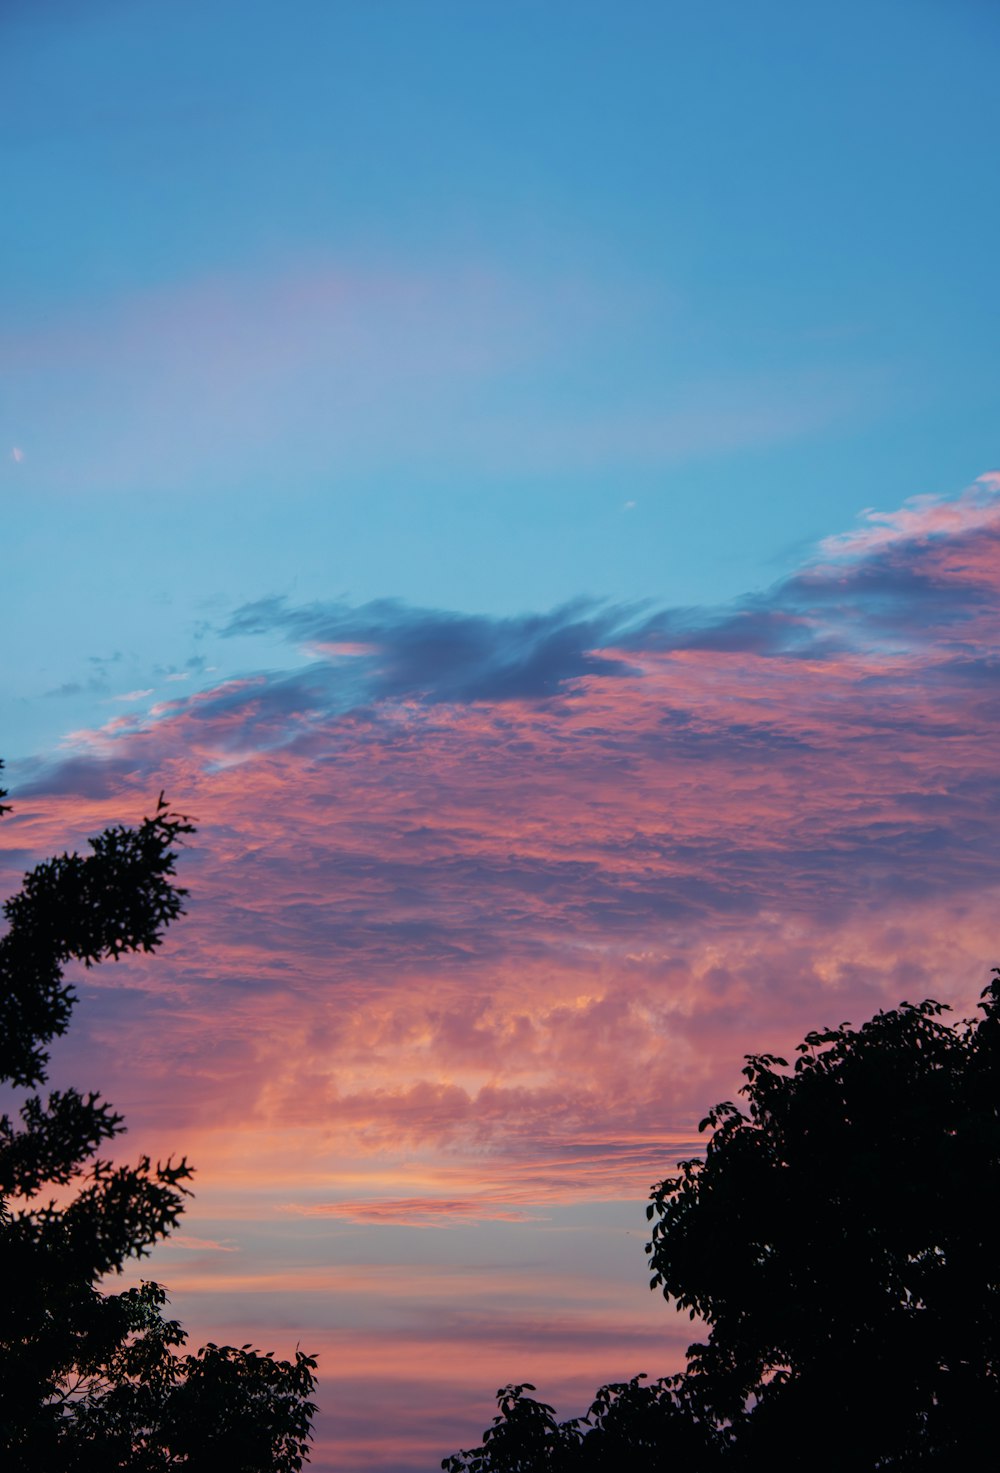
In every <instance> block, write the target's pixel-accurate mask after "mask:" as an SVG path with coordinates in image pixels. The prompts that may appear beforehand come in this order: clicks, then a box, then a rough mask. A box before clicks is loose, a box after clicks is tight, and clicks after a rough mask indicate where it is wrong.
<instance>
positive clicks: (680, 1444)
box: [443, 970, 1000, 1473]
mask: <svg viewBox="0 0 1000 1473" xmlns="http://www.w3.org/2000/svg"><path fill="white" fill-rule="evenodd" d="M980 1008H981V1011H982V1017H981V1018H980V1019H979V1020H978V1021H976V1020H966V1021H963V1022H959V1023H957V1024H952V1025H949V1024H948V1023H947V1022H943V1021H942V1015H943V1014H944V1013H945V1012H946V1011H947V1009H946V1008H944V1007H943V1006H942V1005H941V1004H940V1003H937V1002H933V1001H926V1002H922V1003H919V1004H911V1003H907V1002H904V1003H902V1004H901V1005H900V1007H899V1008H897V1009H894V1010H892V1011H889V1012H880V1013H878V1014H877V1015H876V1016H875V1017H874V1018H872V1019H871V1020H870V1021H869V1022H867V1023H865V1024H863V1025H862V1026H861V1027H860V1028H858V1029H854V1028H852V1027H851V1026H850V1025H849V1024H846V1023H845V1024H842V1025H841V1026H840V1027H839V1028H832V1029H823V1030H820V1031H818V1032H814V1033H810V1034H809V1035H808V1036H807V1037H806V1039H805V1042H804V1043H802V1044H800V1045H799V1049H798V1055H799V1056H798V1058H797V1059H796V1061H795V1064H794V1067H792V1068H789V1066H788V1064H787V1063H786V1061H785V1060H784V1059H781V1058H779V1057H777V1056H776V1055H772V1054H758V1055H748V1056H747V1061H746V1068H745V1069H744V1071H743V1072H744V1075H745V1077H746V1084H745V1086H744V1088H743V1090H742V1093H743V1095H744V1096H745V1097H746V1101H747V1105H746V1108H745V1109H744V1108H740V1107H738V1106H737V1105H735V1104H733V1103H731V1102H725V1103H723V1104H720V1105H717V1106H716V1107H715V1108H714V1109H713V1110H711V1111H710V1112H709V1114H708V1116H707V1117H706V1118H705V1120H703V1121H702V1123H701V1128H702V1129H703V1130H709V1129H710V1130H711V1132H712V1134H711V1137H710V1139H709V1142H708V1147H707V1150H706V1153H705V1156H704V1159H696V1160H690V1161H683V1162H681V1163H680V1164H679V1167H678V1174H677V1175H675V1176H672V1177H669V1178H667V1179H666V1180H665V1181H663V1182H661V1183H660V1184H659V1185H658V1186H656V1187H655V1188H654V1189H653V1192H652V1195H651V1201H650V1205H649V1208H648V1209H647V1212H648V1216H649V1218H650V1220H651V1221H652V1223H653V1227H652V1235H651V1241H650V1242H649V1244H648V1245H647V1252H648V1253H649V1255H650V1264H651V1267H652V1270H653V1274H652V1281H651V1287H653V1288H654V1289H660V1290H662V1292H663V1294H664V1296H665V1297H666V1298H667V1299H668V1300H672V1301H673V1303H674V1304H675V1305H676V1306H677V1307H678V1308H680V1309H681V1310H687V1311H688V1312H689V1313H690V1315H691V1317H692V1318H699V1319H700V1320H701V1321H702V1322H703V1324H704V1325H705V1326H706V1328H707V1329H708V1332H709V1333H708V1337H707V1339H706V1340H705V1341H704V1342H703V1343H699V1344H695V1345H692V1346H691V1347H690V1349H689V1350H688V1358H687V1368H686V1370H685V1371H684V1372H683V1373H682V1374H681V1375H680V1376H677V1377H673V1378H669V1379H668V1380H666V1381H661V1382H657V1383H654V1384H653V1385H652V1386H648V1387H644V1386H641V1385H640V1384H639V1383H640V1379H641V1378H636V1379H635V1380H633V1381H632V1382H630V1383H626V1384H625V1385H623V1386H615V1387H605V1388H604V1389H603V1390H602V1391H601V1392H599V1393H598V1396H597V1398H596V1400H595V1402H594V1405H593V1406H592V1407H591V1410H590V1412H589V1413H588V1415H587V1417H585V1418H582V1419H578V1420H577V1421H576V1422H572V1423H564V1424H558V1423H555V1421H554V1418H552V1419H551V1427H550V1428H547V1429H546V1437H547V1441H544V1447H545V1449H546V1452H547V1451H548V1449H549V1448H552V1449H555V1448H556V1447H558V1448H559V1455H560V1457H562V1459H563V1461H562V1462H555V1461H550V1462H546V1461H544V1459H543V1457H542V1455H541V1454H540V1453H539V1449H540V1448H541V1447H542V1446H543V1439H542V1438H540V1437H536V1438H535V1448H534V1451H533V1452H532V1454H531V1455H530V1456H529V1457H528V1458H527V1459H526V1460H523V1461H521V1462H519V1463H513V1464H511V1465H510V1466H511V1467H512V1468H517V1469H524V1470H529V1469H535V1468H539V1469H540V1468H548V1467H550V1466H551V1467H559V1468H560V1469H562V1468H566V1469H570V1470H577V1469H588V1468H598V1467H608V1468H610V1467H613V1466H616V1465H617V1466H627V1467H628V1468H630V1469H633V1470H639V1469H645V1468H650V1469H652V1468H663V1467H672V1468H673V1467H676V1468H677V1469H678V1470H679V1473H702V1470H705V1473H707V1470H710V1469H715V1468H721V1469H730V1468H731V1469H758V1468H768V1469H774V1468H779V1469H784V1468H800V1467H801V1468H809V1469H810V1470H830V1473H833V1470H834V1469H837V1470H842V1469H845V1468H850V1469H852V1470H859V1473H866V1470H871V1473H874V1470H876V1469H879V1470H881V1469H887V1470H891V1469H898V1470H904V1469H911V1468H923V1467H928V1468H940V1469H953V1468H955V1469H957V1468H963V1469H964V1468H974V1467H981V1466H983V1450H984V1448H987V1447H990V1446H992V1445H993V1442H994V1439H995V1433H996V1428H997V1426H998V1425H1000V1381H998V1371H1000V1238H998V1229H997V1224H998V1222H1000V970H997V971H995V972H994V976H993V981H992V983H991V984H990V986H989V987H987V989H986V991H985V992H984V993H983V995H982V1001H981V1004H980ZM506 1389H507V1391H508V1392H511V1391H513V1392H517V1395H516V1397H514V1399H513V1401H511V1399H510V1397H508V1403H507V1405H506V1406H503V1405H502V1406H501V1414H500V1416H499V1417H498V1418H497V1423H496V1424H495V1426H494V1428H493V1429H491V1435H490V1438H489V1440H488V1441H487V1440H486V1439H484V1442H483V1445H482V1447H480V1448H478V1449H473V1450H471V1451H469V1452H466V1453H463V1454H460V1455H459V1456H458V1458H457V1459H454V1458H453V1459H451V1460H450V1461H448V1462H446V1463H445V1464H444V1465H443V1466H444V1467H445V1468H446V1469H449V1470H450V1473H463V1470H468V1473H501V1470H504V1473H506V1469H507V1466H508V1465H507V1464H506V1463H503V1462H502V1461H499V1460H498V1459H497V1458H496V1457H495V1456H494V1454H493V1449H494V1448H495V1447H498V1448H500V1449H501V1450H502V1448H503V1446H504V1436H503V1434H502V1432H501V1430H500V1429H501V1428H505V1427H506V1424H507V1423H512V1422H513V1418H514V1416H515V1415H516V1416H517V1417H518V1418H520V1423H519V1425H521V1426H522V1427H534V1428H538V1427H540V1426H541V1423H540V1421H539V1413H538V1411H536V1410H533V1408H537V1407H540V1408H541V1409H542V1411H543V1412H549V1413H550V1412H551V1409H549V1408H545V1407H544V1404H540V1403H533V1404H532V1407H528V1406H526V1405H525V1403H526V1401H527V1400H528V1399H527V1398H525V1397H524V1395H523V1391H524V1388H517V1387H515V1388H506ZM531 1389H533V1388H531ZM543 1420H544V1419H543ZM532 1457H534V1458H535V1459H536V1460H535V1461H532V1460H531V1458H532ZM602 1460H603V1461H602Z"/></svg>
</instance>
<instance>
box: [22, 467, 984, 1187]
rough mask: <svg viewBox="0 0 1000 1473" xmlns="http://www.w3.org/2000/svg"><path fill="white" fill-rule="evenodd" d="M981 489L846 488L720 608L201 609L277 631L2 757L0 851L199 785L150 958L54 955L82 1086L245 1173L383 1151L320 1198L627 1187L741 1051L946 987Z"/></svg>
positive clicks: (963, 823)
mask: <svg viewBox="0 0 1000 1473" xmlns="http://www.w3.org/2000/svg"><path fill="white" fill-rule="evenodd" d="M998 492H1000V487H997V488H994V487H993V486H992V484H991V483H989V482H984V483H982V484H981V485H980V486H978V487H977V488H975V490H974V492H972V493H970V494H969V495H967V496H966V497H964V498H957V499H956V502H955V504H954V505H951V504H948V505H944V504H942V505H941V506H938V505H937V504H936V503H929V502H927V501H926V500H924V501H921V502H920V503H918V504H916V505H915V506H914V504H911V505H910V507H909V508H903V509H902V511H901V512H900V514H899V515H898V516H896V517H888V516H887V517H885V518H882V519H875V520H872V519H871V518H869V519H867V520H866V521H865V522H864V523H863V525H862V529H861V530H862V532H864V530H865V528H870V529H872V530H873V531H874V532H875V533H876V534H877V535H874V536H873V537H870V538H869V537H865V536H862V537H860V538H859V539H855V540H854V541H853V542H848V541H840V542H837V543H835V544H833V545H832V548H831V546H830V545H827V546H826V547H824V548H823V549H821V550H820V551H819V553H818V554H817V556H816V557H815V558H814V559H812V560H811V561H809V562H808V563H806V564H805V565H804V566H803V567H802V568H800V569H799V570H798V571H797V572H796V573H795V574H794V575H793V576H792V577H790V578H787V579H784V580H782V581H781V582H780V583H778V584H776V585H775V587H774V588H772V589H770V590H768V591H766V592H765V593H764V594H760V595H755V596H754V597H752V598H748V599H745V600H743V601H742V603H740V604H736V605H733V606H731V607H729V608H726V609H723V610H708V611H699V610H670V611H656V610H653V611H650V610H648V609H635V608H632V609H616V608H608V607H604V606H600V605H593V604H585V603H581V604H577V605H572V606H570V607H568V608H563V609H558V610H555V611H552V612H551V613H548V614H540V615H525V616H520V617H512V618H507V619H489V618H486V617H485V616H469V615H465V614H458V613H448V612H443V611H439V610H423V609H413V608H409V607H407V606H405V605H401V604H399V603H395V602H391V601H383V602H378V603H374V604H369V605H365V606H363V607H361V608H357V609H354V608H351V607H349V606H346V605H343V604H337V603H332V604H325V605H313V606H308V607H305V608H297V607H295V606H293V605H290V604H288V603H286V602H284V601H281V600H277V599H269V600H264V601H261V602H258V603H256V604H253V605H249V606H246V607H244V608H243V609H240V610H238V611H237V612H236V614H234V616H233V618H232V620H231V621H230V623H229V626H228V627H229V630H230V632H232V633H240V634H241V635H244V636H246V637H249V638H252V637H254V636H255V635H257V634H265V635H267V636H268V639H269V641H270V644H271V647H272V648H273V636H274V634H275V633H277V634H279V635H283V636H284V637H285V638H286V639H287V640H288V642H289V645H290V646H292V647H294V649H295V652H296V654H295V658H296V659H301V657H302V655H303V654H304V655H305V656H306V658H307V660H308V663H307V664H306V665H304V666H302V665H299V666H297V667H294V668H291V669H270V670H257V671H253V672H251V673H248V674H246V675H244V676H242V677H240V678H238V679H231V680H228V681H225V682H223V683H221V684H218V685H216V686H214V687H210V688H208V689H203V690H200V691H193V692H190V693H188V692H185V693H184V694H178V695H177V697H176V698H175V699H172V700H169V701H165V702H162V703H159V704H157V705H155V706H153V707H152V708H151V709H150V710H148V711H143V712H135V713H129V714H127V715H122V716H119V717H117V718H115V720H114V721H112V722H109V723H107V724H106V725H105V726H104V727H102V728H100V729H99V730H96V731H90V732H84V733H79V734H77V735H76V736H75V737H74V739H73V741H72V743H71V746H70V748H69V750H68V751H67V753H66V754H65V756H64V757H63V758H62V760H61V761H59V762H56V763H54V764H48V765H47V764H45V763H42V762H37V763H35V764H34V765H33V766H31V767H30V768H25V767H23V766H22V767H21V768H20V769H18V768H13V769H12V770H11V773H10V781H9V783H8V786H10V787H11V789H12V792H13V794H14V797H15V800H17V799H18V798H19V797H21V798H23V799H24V800H25V802H24V804H23V809H19V808H18V807H15V812H14V814H13V815H12V816H11V817H9V818H6V819H5V820H4V825H3V831H4V833H5V834H6V836H7V837H8V838H9V839H10V840H11V841H13V842H14V843H16V844H17V846H18V848H19V849H20V850H22V851H24V850H34V852H38V853H44V852H46V851H47V850H50V849H52V848H61V847H62V846H63V845H64V844H65V843H66V841H67V836H68V835H70V836H71V835H73V834H80V835H82V836H86V834H88V833H93V832H96V831H97V829H98V828H99V827H100V826H101V824H102V823H104V822H107V821H110V820H112V819H115V820H119V819H135V818H136V817H137V816H138V815H139V814H140V813H141V812H143V811H145V810H147V809H148V807H149V804H150V803H151V802H152V801H155V797H156V794H157V793H158V792H159V790H160V788H161V787H165V788H166V790H167V793H168V795H169V796H172V797H173V798H174V799H175V800H176V801H177V802H179V803H180V804H181V806H182V807H184V809H185V810H186V811H190V812H193V813H195V814H196V815H197V817H198V820H199V824H200V832H199V835H198V837H197V840H196V841H195V844H194V846H193V847H192V848H191V849H190V851H189V852H186V853H185V856H184V860H183V866H184V882H185V883H186V884H187V885H188V886H189V888H190V891H191V900H190V909H191V914H190V916H189V917H188V918H186V920H185V921H184V923H183V924H182V925H181V926H179V927H178V928H176V933H175V934H172V935H171V939H170V942H169V948H168V952H167V954H166V956H164V957H162V958H160V957H157V958H152V959H148V960H146V959H136V960H135V961H133V962H130V963H129V967H128V974H127V975H128V977H129V979H130V983H129V988H130V990H129V991H128V993H127V997H126V995H125V993H124V992H123V990H122V984H121V981H120V980H119V975H120V974H116V975H115V976H114V977H106V976H105V974H103V973H100V974H94V975H93V976H92V977H89V978H88V983H87V986H88V998H89V1001H88V1004H87V1006H88V1008H89V1014H88V1016H89V1017H90V1019H91V1023H90V1027H91V1029H92V1032H91V1033H90V1034H89V1035H88V1037H89V1038H90V1039H91V1043H90V1044H89V1045H88V1046H89V1047H91V1048H92V1049H93V1051H94V1054H95V1057H96V1056H98V1055H99V1057H100V1067H101V1077H102V1078H106V1077H107V1076H108V1075H109V1074H110V1080H109V1082H108V1090H109V1094H111V1097H112V1098H114V1097H115V1086H116V1084H117V1085H120V1086H121V1088H120V1090H118V1091H117V1092H118V1093H120V1094H122V1095H123V1097H124V1098H131V1097H133V1096H134V1095H135V1092H136V1086H135V1081H136V1080H137V1079H140V1078H141V1081H142V1088H141V1100H140V1105H139V1107H138V1108H139V1114H140V1119H141V1120H142V1121H143V1129H144V1130H155V1131H156V1133H157V1138H158V1139H159V1138H160V1137H161V1136H168V1135H169V1134H170V1130H171V1129H173V1131H174V1136H173V1138H172V1139H171V1140H167V1139H164V1148H165V1149H167V1148H169V1147H173V1148H176V1139H177V1132H179V1131H180V1130H182V1129H183V1130H185V1131H186V1130H193V1131H194V1132H195V1136H196V1138H195V1140H194V1142H193V1145H192V1154H198V1155H201V1156H203V1157H204V1159H205V1160H206V1161H212V1160H220V1161H224V1162H225V1163H226V1164H225V1166H224V1171H225V1172H228V1173H233V1172H236V1173H237V1175H239V1173H240V1172H242V1171H243V1170H244V1168H243V1167H239V1168H237V1166H236V1165H235V1164H234V1157H233V1152H234V1151H235V1150H236V1149H237V1147H236V1145H235V1144H234V1142H235V1141H238V1140H240V1139H241V1138H242V1137H243V1135H244V1134H245V1135H246V1138H247V1140H248V1141H249V1140H251V1139H252V1140H253V1141H254V1143H255V1147H254V1149H255V1150H256V1152H257V1153H258V1154H257V1158H256V1159H255V1161H254V1162H253V1163H252V1164H251V1163H248V1164H247V1166H246V1168H245V1170H246V1178H245V1180H246V1181H247V1183H248V1184H249V1185H248V1186H247V1190H256V1189H257V1188H255V1187H253V1186H252V1183H253V1181H254V1180H257V1179H259V1180H272V1181H275V1182H277V1181H279V1180H280V1181H281V1182H289V1183H290V1182H291V1181H293V1180H294V1179H295V1178H296V1174H297V1173H301V1172H303V1171H307V1170H308V1171H311V1170H312V1168H311V1167H308V1165H307V1163H308V1161H309V1160H310V1159H315V1160H320V1161H336V1162H341V1163H343V1162H344V1161H363V1162H372V1161H385V1162H394V1163H395V1167H394V1168H393V1173H392V1182H393V1184H392V1186H390V1187H389V1188H388V1189H386V1190H384V1191H383V1192H382V1193H381V1194H379V1193H373V1192H372V1191H371V1190H370V1189H369V1190H364V1189H363V1188H362V1189H361V1190H360V1191H359V1192H358V1193H357V1200H358V1201H359V1202H361V1203H371V1202H377V1201H382V1200H383V1198H384V1199H385V1200H386V1201H389V1202H390V1203H397V1204H398V1203H399V1202H404V1201H407V1200H412V1201H414V1202H415V1201H424V1200H425V1199H428V1200H429V1199H431V1198H440V1199H441V1201H443V1202H446V1203H452V1204H456V1203H457V1204H463V1203H473V1204H474V1203H477V1202H478V1203H479V1204H480V1206H482V1205H483V1202H484V1201H485V1202H486V1203H487V1205H488V1204H489V1203H492V1204H493V1205H497V1204H499V1205H501V1206H510V1205H511V1204H514V1206H516V1208H517V1209H518V1210H520V1209H521V1208H522V1207H523V1209H524V1210H525V1211H530V1210H531V1209H532V1206H533V1201H534V1202H537V1201H548V1200H549V1199H550V1195H551V1194H552V1193H555V1194H556V1195H557V1196H560V1197H565V1196H568V1195H572V1194H573V1193H586V1192H587V1191H590V1192H593V1191H597V1190H600V1191H602V1192H608V1193H613V1192H615V1191H619V1190H625V1189H626V1186H627V1189H628V1190H629V1191H631V1192H633V1193H634V1192H636V1191H638V1192H639V1194H640V1195H641V1192H642V1188H643V1185H644V1184H645V1183H648V1182H649V1181H651V1180H653V1179H654V1177H655V1176H656V1175H662V1174H663V1171H664V1169H665V1165H664V1161H663V1154H664V1150H665V1149H667V1146H665V1144H664V1143H669V1149H670V1150H673V1149H674V1148H676V1149H677V1150H678V1151H680V1152H683V1151H684V1150H689V1149H690V1148H691V1131H692V1129H693V1126H692V1122H693V1121H696V1120H697V1119H699V1118H701V1115H703V1114H704V1110H705V1108H706V1107H707V1105H708V1104H710V1103H711V1102H712V1101H713V1099H714V1098H717V1097H721V1096H722V1095H724V1094H726V1093H729V1092H731V1090H732V1089H733V1088H735V1087H736V1086H737V1085H738V1082H739V1076H738V1064H739V1060H740V1057H741V1055H742V1054H743V1053H744V1052H745V1051H746V1050H747V1049H752V1048H769V1047H774V1048H781V1047H789V1046H791V1045H792V1044H794V1042H795V1040H796V1037H800V1036H801V1034H802V1033H803V1032H804V1031H806V1030H807V1029H808V1028H810V1027H814V1026H816V1025H817V1024H819V1023H822V1022H824V1021H830V1020H832V1021H839V1020H840V1019H841V1018H845V1017H853V1018H854V1019H855V1021H859V1020H860V1019H861V1018H863V1017H864V1016H866V1015H868V1014H869V1013H870V1012H872V1011H873V1010H874V1009H875V1008H877V1007H879V1006H882V1005H887V1004H888V1005H891V1004H892V1003H893V1002H896V1001H898V1000H899V999H900V998H901V997H903V996H911V997H912V996H914V995H916V994H921V993H924V994H932V995H942V996H943V997H944V998H945V999H946V1000H947V999H949V998H951V999H955V1000H956V1001H958V1002H960V1003H962V1005H963V1006H964V1005H965V1004H966V1002H967V1001H968V999H970V998H971V997H972V996H973V995H974V993H975V992H976V991H978V988H979V987H980V986H981V985H982V983H983V981H984V974H985V969H986V967H987V966H988V964H989V963H990V962H991V961H992V960H994V959H995V958H994V948H995V911H996V902H997V898H998V891H1000V842H998V839H997V835H998V833H1000V780H998V777H997V774H996V771H995V762H994V760H993V752H994V750H995V732H996V728H997V722H998V718H1000V695H998V689H997V683H996V673H997V668H998V663H1000V650H998V645H997V629H998V628H1000V623H998V620H997V612H998V602H1000V597H998V580H1000V560H998V559H997V557H996V546H995V539H996V536H997V533H998V528H1000V494H998ZM887 528H888V529H890V530H891V536H886V535H884V533H885V531H886V529H887ZM130 1081H131V1083H130ZM143 1112H144V1113H143ZM134 1113H136V1111H135V1110H134V1109H133V1107H132V1106H130V1116H131V1115H132V1114H134ZM209 1119H210V1120H211V1121H212V1122H213V1125H212V1126H211V1128H210V1127H209V1126H207V1125H206V1124H204V1122H205V1121H206V1120H209ZM171 1122H173V1124H172V1126H171ZM609 1122H611V1125H610V1126H609ZM216 1130H217V1131H219V1132H228V1134H227V1135H226V1136H225V1140H226V1142H227V1144H226V1145H225V1148H223V1146H222V1144H221V1140H222V1136H220V1138H219V1140H220V1143H218V1144H215V1143H214V1142H215V1141H216V1137H215V1135H214V1134H213V1132H214V1131H216ZM271 1131H273V1132H274V1142H275V1144H274V1149H273V1151H271V1152H270V1153H269V1154H268V1153H265V1157H264V1158H263V1159H261V1157H260V1152H261V1150H262V1149H263V1148H262V1147H261V1139H262V1132H263V1133H264V1134H266V1133H267V1132H271ZM694 1144H695V1146H696V1144H697V1142H696V1141H695V1143H694ZM220 1153H223V1154H221V1155H220ZM445 1162H451V1163H452V1165H453V1167H454V1172H455V1175H454V1176H453V1177H452V1178H449V1180H448V1182H447V1183H446V1184H442V1183H441V1182H440V1181H437V1182H436V1183H435V1185H434V1190H430V1189H429V1188H428V1185H427V1182H426V1181H425V1180H423V1179H422V1178H421V1173H422V1172H423V1173H426V1171H427V1170H428V1169H429V1167H430V1165H431V1164H433V1165H434V1169H435V1170H436V1171H440V1170H442V1169H443V1163H445ZM484 1162H488V1163H489V1169H490V1172H491V1173H492V1177H491V1181H492V1186H491V1191H492V1193H493V1195H491V1196H489V1197H488V1198H485V1199H484V1198H483V1197H482V1196H481V1193H482V1190H483V1171H484V1166H483V1163H484ZM666 1164H667V1165H669V1162H667V1163H666ZM255 1172H257V1173H258V1176H257V1177H255V1176H254V1173H255ZM239 1179H240V1180H243V1179H244V1178H243V1177H242V1176H240V1178H239ZM526 1184H527V1187H528V1189H529V1190H530V1192H533V1193H535V1194H536V1196H535V1198H534V1199H532V1198H531V1197H530V1196H524V1195H522V1194H521V1192H522V1188H525V1187H526ZM515 1188H516V1189H517V1194H516V1195H512V1193H513V1192H514V1189H515ZM290 1199H294V1200H300V1198H299V1194H298V1192H297V1191H296V1190H294V1189H292V1188H291V1186H289V1187H288V1188H285V1189H283V1195H282V1200H283V1201H288V1200H290ZM317 1200H320V1201H326V1202H330V1201H332V1202H341V1201H348V1200H350V1201H353V1200H354V1197H353V1196H352V1194H351V1193H344V1192H343V1191H341V1190H333V1189H328V1190H327V1191H326V1192H323V1193H320V1195H319V1196H318V1199H317ZM346 1210H347V1209H346V1208H345V1211H346ZM365 1210H368V1209H365ZM370 1210H371V1211H372V1212H374V1211H375V1208H371V1209H370ZM470 1210H471V1209H470ZM426 1211H427V1212H428V1213H430V1212H431V1211H432V1209H431V1208H426ZM454 1211H455V1212H456V1213H457V1212H458V1208H455V1209H454Z"/></svg>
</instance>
